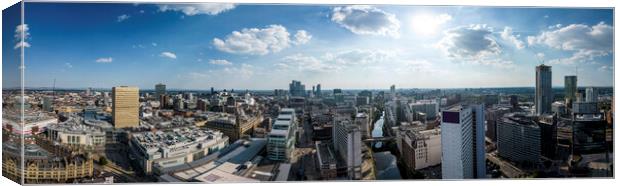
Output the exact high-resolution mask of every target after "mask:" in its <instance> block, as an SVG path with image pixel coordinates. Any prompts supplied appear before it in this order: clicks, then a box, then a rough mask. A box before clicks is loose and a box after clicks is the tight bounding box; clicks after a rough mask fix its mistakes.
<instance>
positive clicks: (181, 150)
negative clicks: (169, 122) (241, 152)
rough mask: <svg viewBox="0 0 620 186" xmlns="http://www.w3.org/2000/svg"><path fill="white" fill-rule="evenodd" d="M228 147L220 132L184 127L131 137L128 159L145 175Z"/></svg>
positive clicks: (132, 135)
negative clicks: (133, 161)
mask: <svg viewBox="0 0 620 186" xmlns="http://www.w3.org/2000/svg"><path fill="white" fill-rule="evenodd" d="M227 145H228V137H227V136H225V135H224V134H223V133H222V132H220V131H214V130H209V129H201V128H197V127H195V126H187V127H180V128H173V129H165V130H163V131H149V132H138V133H133V134H131V142H130V143H129V146H130V149H131V155H130V159H133V160H135V161H136V163H137V164H138V165H139V166H140V168H141V169H142V171H144V173H146V174H152V173H153V172H155V173H158V172H161V170H163V169H165V168H168V167H172V166H177V165H181V164H184V163H190V162H192V161H194V160H197V159H200V158H202V157H204V156H206V155H209V154H210V153H213V152H215V151H218V150H220V149H222V148H224V147H226V146H227Z"/></svg>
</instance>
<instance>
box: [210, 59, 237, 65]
mask: <svg viewBox="0 0 620 186" xmlns="http://www.w3.org/2000/svg"><path fill="white" fill-rule="evenodd" d="M209 63H210V64H214V65H232V62H230V61H228V60H225V59H212V60H209Z"/></svg>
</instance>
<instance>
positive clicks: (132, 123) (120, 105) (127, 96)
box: [112, 86, 140, 128]
mask: <svg viewBox="0 0 620 186" xmlns="http://www.w3.org/2000/svg"><path fill="white" fill-rule="evenodd" d="M138 97H139V96H138V87H128V86H120V87H113V88H112V103H113V104H112V121H113V123H114V128H125V127H137V126H138V125H139V121H140V118H138V112H139V106H140V103H139V102H138Z"/></svg>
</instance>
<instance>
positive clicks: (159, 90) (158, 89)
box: [155, 83, 166, 98]
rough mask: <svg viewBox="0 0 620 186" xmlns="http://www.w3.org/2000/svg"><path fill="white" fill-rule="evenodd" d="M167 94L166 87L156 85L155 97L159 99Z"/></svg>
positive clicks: (159, 84)
mask: <svg viewBox="0 0 620 186" xmlns="http://www.w3.org/2000/svg"><path fill="white" fill-rule="evenodd" d="M164 94H166V85H164V84H162V83H158V84H156V85H155V97H156V98H159V96H160V95H164Z"/></svg>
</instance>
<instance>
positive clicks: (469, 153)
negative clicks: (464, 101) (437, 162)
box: [441, 105, 486, 179]
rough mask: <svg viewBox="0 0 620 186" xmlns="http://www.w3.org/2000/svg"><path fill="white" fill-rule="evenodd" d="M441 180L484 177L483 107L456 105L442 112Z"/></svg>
mask: <svg viewBox="0 0 620 186" xmlns="http://www.w3.org/2000/svg"><path fill="white" fill-rule="evenodd" d="M441 149H442V155H441V170H442V178H443V179H472V178H484V177H485V175H486V158H485V150H484V105H458V106H455V107H452V108H450V109H447V110H444V111H443V112H442V120H441Z"/></svg>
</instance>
